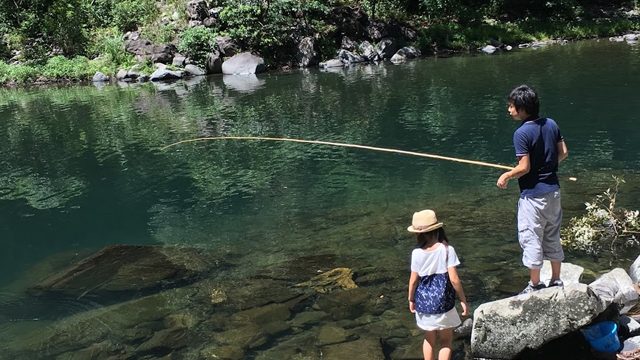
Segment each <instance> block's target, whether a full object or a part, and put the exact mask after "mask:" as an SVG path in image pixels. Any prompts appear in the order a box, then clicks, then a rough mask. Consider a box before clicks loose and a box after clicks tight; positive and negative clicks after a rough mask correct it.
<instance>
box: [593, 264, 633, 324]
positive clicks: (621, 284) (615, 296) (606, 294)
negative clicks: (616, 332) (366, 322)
mask: <svg viewBox="0 0 640 360" xmlns="http://www.w3.org/2000/svg"><path fill="white" fill-rule="evenodd" d="M589 288H591V290H593V292H594V293H595V294H596V295H598V297H599V298H600V301H601V303H602V306H603V307H605V308H606V307H607V306H609V305H611V304H612V303H615V304H616V305H617V306H618V308H619V309H620V313H622V314H624V313H626V312H627V311H629V309H631V308H632V307H633V306H634V305H635V304H636V303H637V301H638V292H637V291H636V289H635V288H634V286H633V280H631V277H629V275H628V274H627V273H626V272H625V271H624V270H623V269H621V268H616V269H613V270H611V271H609V272H608V273H606V274H604V275H602V276H600V277H599V278H597V279H596V280H595V281H594V282H592V283H591V284H589Z"/></svg>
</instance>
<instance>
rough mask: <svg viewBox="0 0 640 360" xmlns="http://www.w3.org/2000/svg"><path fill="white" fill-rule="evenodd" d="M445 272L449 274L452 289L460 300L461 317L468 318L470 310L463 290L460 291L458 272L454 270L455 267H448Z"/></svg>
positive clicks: (460, 283)
mask: <svg viewBox="0 0 640 360" xmlns="http://www.w3.org/2000/svg"><path fill="white" fill-rule="evenodd" d="M447 272H448V273H449V280H451V284H452V285H453V288H454V289H456V294H458V299H460V305H462V316H468V315H469V312H470V310H471V308H470V307H469V305H468V304H467V297H466V296H465V295H464V289H462V282H461V281H460V277H459V276H458V270H456V267H455V266H450V267H448V268H447Z"/></svg>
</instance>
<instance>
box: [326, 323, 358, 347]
mask: <svg viewBox="0 0 640 360" xmlns="http://www.w3.org/2000/svg"><path fill="white" fill-rule="evenodd" d="M352 336H353V335H352V334H351V333H350V332H349V331H347V330H345V329H343V328H341V327H339V326H334V325H324V326H322V327H321V328H320V331H319V332H318V345H320V346H324V345H330V344H338V343H343V342H345V341H347V340H349V339H352Z"/></svg>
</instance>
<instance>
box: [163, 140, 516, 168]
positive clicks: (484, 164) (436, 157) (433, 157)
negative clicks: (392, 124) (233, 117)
mask: <svg viewBox="0 0 640 360" xmlns="http://www.w3.org/2000/svg"><path fill="white" fill-rule="evenodd" d="M208 140H261V141H285V142H295V143H304V144H317V145H329V146H339V147H346V148H356V149H365V150H373V151H381V152H388V153H395V154H403V155H411V156H419V157H426V158H431V159H438V160H445V161H454V162H459V163H464V164H471V165H479V166H486V167H492V168H497V169H504V170H511V169H513V167H511V166H506V165H500V164H492V163H488V162H484V161H475V160H467V159H460V158H455V157H451V156H442V155H436V154H428V153H420V152H415V151H406V150H398V149H389V148H383V147H375V146H366V145H357V144H349V143H340V142H333V141H320V140H303V139H291V138H273V137H262V136H215V137H201V138H195V139H187V140H182V141H178V142H175V143H173V144H169V145H167V146H164V147H162V148H161V150H166V149H168V148H170V147H172V146H176V145H179V144H185V143H190V142H196V141H208Z"/></svg>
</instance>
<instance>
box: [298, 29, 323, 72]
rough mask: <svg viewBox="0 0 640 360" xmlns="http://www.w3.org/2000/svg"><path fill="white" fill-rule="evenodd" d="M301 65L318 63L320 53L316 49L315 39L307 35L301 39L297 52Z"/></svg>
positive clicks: (299, 64) (306, 65) (307, 65)
mask: <svg viewBox="0 0 640 360" xmlns="http://www.w3.org/2000/svg"><path fill="white" fill-rule="evenodd" d="M296 58H297V61H298V66H299V67H309V66H313V65H316V64H317V63H318V53H317V52H316V50H315V39H314V38H313V37H311V36H307V37H304V38H302V40H300V43H299V44H298V53H297V54H296Z"/></svg>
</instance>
